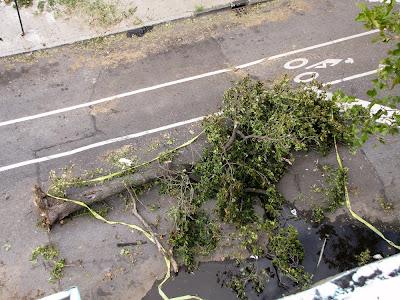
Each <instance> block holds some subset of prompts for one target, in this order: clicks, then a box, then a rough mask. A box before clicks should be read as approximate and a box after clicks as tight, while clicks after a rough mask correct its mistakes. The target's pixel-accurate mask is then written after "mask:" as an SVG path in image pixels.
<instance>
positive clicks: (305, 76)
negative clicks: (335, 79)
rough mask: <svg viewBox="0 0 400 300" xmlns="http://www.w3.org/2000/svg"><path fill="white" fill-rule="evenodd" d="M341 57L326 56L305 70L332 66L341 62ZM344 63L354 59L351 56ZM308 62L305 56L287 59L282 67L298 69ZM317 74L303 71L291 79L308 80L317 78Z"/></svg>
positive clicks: (297, 80)
mask: <svg viewBox="0 0 400 300" xmlns="http://www.w3.org/2000/svg"><path fill="white" fill-rule="evenodd" d="M342 61H343V59H341V58H328V59H325V60H323V61H320V62H319V63H316V64H313V65H311V66H308V67H306V68H305V69H306V70H310V69H326V68H327V67H334V66H336V65H337V64H339V63H341V62H342ZM344 63H345V64H352V63H354V60H353V59H352V58H348V59H346V60H345V61H344ZM307 64H308V59H307V58H296V59H293V60H291V61H288V62H287V63H286V64H285V65H284V66H283V67H284V68H285V69H287V70H293V69H299V68H302V67H304V66H306V65H307ZM318 76H319V74H318V73H317V72H315V71H310V72H304V73H301V74H299V75H297V76H296V77H295V78H294V79H293V80H294V81H295V82H297V83H300V82H310V81H312V80H314V79H316V78H318Z"/></svg>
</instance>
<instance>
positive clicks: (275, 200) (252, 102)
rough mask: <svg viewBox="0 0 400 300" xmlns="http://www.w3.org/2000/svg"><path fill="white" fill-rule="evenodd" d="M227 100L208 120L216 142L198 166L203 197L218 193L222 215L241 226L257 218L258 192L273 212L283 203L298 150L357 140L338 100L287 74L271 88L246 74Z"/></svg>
mask: <svg viewBox="0 0 400 300" xmlns="http://www.w3.org/2000/svg"><path fill="white" fill-rule="evenodd" d="M224 103H225V105H226V106H225V107H224V108H223V109H222V116H214V117H211V118H210V119H207V120H206V121H205V122H204V125H205V128H206V134H207V138H208V142H209V144H210V146H211V147H210V148H208V149H205V152H204V156H203V161H202V162H201V163H200V164H198V165H197V166H196V170H195V171H196V173H197V174H198V175H199V176H200V178H201V180H200V182H199V183H198V184H196V192H197V194H198V195H199V198H200V199H201V200H202V201H206V200H207V199H210V198H215V199H217V207H216V209H217V212H218V214H219V216H220V218H221V219H222V220H224V221H226V222H233V223H235V224H237V225H238V226H240V225H242V224H246V223H248V222H251V221H254V220H255V216H254V211H253V202H254V195H255V194H257V195H258V196H259V198H260V199H261V201H262V203H263V205H264V206H265V208H266V210H267V214H270V215H271V214H274V210H275V209H276V208H278V207H280V205H281V204H282V202H283V198H282V197H281V196H279V195H278V194H277V192H276V189H275V184H276V183H277V182H278V181H279V180H280V179H281V178H282V176H283V175H284V173H285V171H286V170H287V168H288V166H289V165H290V164H292V163H293V161H294V157H293V155H292V150H308V149H316V150H317V151H319V152H321V153H322V154H327V153H328V152H329V151H330V149H331V147H332V146H333V143H334V137H336V139H338V140H340V141H341V142H342V143H344V144H347V145H352V141H353V136H352V135H351V134H349V133H348V131H347V127H346V122H347V121H348V119H347V117H346V115H344V114H342V113H340V111H339V108H338V107H337V106H336V104H335V103H334V102H333V101H325V100H323V95H317V94H316V93H315V92H313V91H312V90H310V89H305V88H304V87H302V86H301V87H298V88H295V89H294V88H292V87H291V86H290V84H289V83H288V81H287V79H285V78H284V79H283V80H282V81H281V82H279V83H278V84H277V85H275V86H273V87H272V89H271V90H268V91H267V90H265V89H264V87H263V84H262V83H261V82H252V81H250V79H249V78H245V79H243V80H242V81H240V82H238V83H236V84H234V86H233V87H232V88H230V89H229V90H228V91H227V92H226V93H225V95H224Z"/></svg>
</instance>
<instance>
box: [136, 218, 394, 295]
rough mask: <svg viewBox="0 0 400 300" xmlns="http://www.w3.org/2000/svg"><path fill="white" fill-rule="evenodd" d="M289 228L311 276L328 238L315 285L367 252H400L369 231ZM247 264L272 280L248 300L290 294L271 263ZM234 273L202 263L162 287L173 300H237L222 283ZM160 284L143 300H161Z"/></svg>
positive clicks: (229, 267)
mask: <svg viewBox="0 0 400 300" xmlns="http://www.w3.org/2000/svg"><path fill="white" fill-rule="evenodd" d="M289 224H291V225H293V226H294V227H295V228H297V230H298V232H299V240H300V242H301V243H302V245H303V246H304V248H305V251H306V255H305V258H304V260H303V265H304V267H305V270H306V271H307V272H309V273H310V274H311V273H313V271H314V269H315V266H316V263H317V261H318V258H319V255H320V251H321V248H322V245H323V242H324V239H325V238H327V241H326V245H325V250H324V252H323V257H322V260H321V262H320V264H319V266H318V269H317V270H316V272H315V274H314V277H313V282H317V281H319V280H322V279H325V278H327V277H330V276H333V275H336V274H338V273H341V272H343V271H346V270H349V269H352V268H355V267H357V266H358V262H357V260H356V258H355V257H354V256H355V255H358V254H360V253H361V252H362V251H365V250H366V249H369V250H370V252H371V256H372V255H375V254H381V255H382V256H383V257H386V256H388V255H393V254H395V253H398V252H399V251H398V250H396V249H395V248H393V247H390V245H389V244H387V243H386V242H385V241H384V240H382V239H381V238H380V237H378V236H377V235H376V234H375V233H373V232H372V231H371V230H369V229H368V228H366V227H362V226H355V225H353V224H336V225H330V224H323V225H321V226H319V227H317V228H315V227H313V226H312V225H310V224H309V223H307V222H304V221H303V220H295V219H290V220H288V221H287V222H286V226H287V225H289ZM383 234H384V235H385V236H386V237H387V238H389V239H391V240H392V241H393V242H395V243H397V244H399V242H400V235H399V234H398V233H390V232H383ZM248 262H252V263H254V265H255V267H256V268H258V269H259V270H261V269H267V270H268V271H269V272H268V273H269V274H270V276H269V277H270V280H269V282H267V283H265V284H264V286H265V288H264V291H263V292H262V294H261V295H257V293H256V292H255V291H254V290H252V289H251V287H247V289H246V290H245V291H246V294H247V296H248V298H249V299H277V298H280V297H282V295H283V294H286V295H287V294H288V292H287V291H286V290H285V289H284V288H282V287H279V285H278V280H277V277H276V274H275V269H274V268H273V266H272V264H271V261H270V260H268V259H266V258H260V259H259V260H252V259H250V260H248ZM235 272H236V273H237V272H238V266H237V265H236V263H235V261H224V262H208V263H200V265H199V270H196V271H194V272H193V273H188V272H186V271H181V272H180V273H179V275H178V276H176V277H174V278H173V279H170V280H168V281H167V282H166V283H165V284H164V286H163V291H164V292H165V293H166V295H168V297H171V298H172V297H177V296H182V295H197V296H199V297H201V298H202V299H205V300H206V299H222V300H223V299H236V293H234V292H232V291H231V290H230V289H229V288H227V287H226V286H225V285H224V284H223V281H224V280H227V279H228V277H229V275H230V274H232V273H235ZM159 283H160V282H156V284H155V285H154V286H153V288H152V289H151V290H150V291H149V293H148V294H147V295H146V296H145V297H144V298H143V299H146V300H153V299H161V298H160V296H159V294H158V290H157V286H158V284H159ZM250 285H251V284H250ZM295 290H296V288H295V287H293V289H292V292H294V291H295Z"/></svg>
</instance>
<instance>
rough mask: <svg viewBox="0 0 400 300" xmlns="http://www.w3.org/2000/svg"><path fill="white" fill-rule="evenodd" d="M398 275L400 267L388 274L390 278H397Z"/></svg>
mask: <svg viewBox="0 0 400 300" xmlns="http://www.w3.org/2000/svg"><path fill="white" fill-rule="evenodd" d="M399 274H400V267H399V268H398V269H396V270H394V271H393V272H391V273H390V274H389V276H390V277H397V276H399Z"/></svg>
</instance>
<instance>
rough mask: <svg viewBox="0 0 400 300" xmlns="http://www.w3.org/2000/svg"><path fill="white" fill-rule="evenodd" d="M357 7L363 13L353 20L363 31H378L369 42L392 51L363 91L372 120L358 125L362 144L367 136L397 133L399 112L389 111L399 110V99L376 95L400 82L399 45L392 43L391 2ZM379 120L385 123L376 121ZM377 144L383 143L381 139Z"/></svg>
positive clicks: (397, 21)
mask: <svg viewBox="0 0 400 300" xmlns="http://www.w3.org/2000/svg"><path fill="white" fill-rule="evenodd" d="M357 5H358V6H360V7H361V8H362V9H363V11H362V12H361V13H360V14H359V15H358V17H357V19H356V20H357V21H359V22H363V23H364V27H365V29H374V28H377V29H379V30H380V31H379V35H378V36H376V37H375V38H374V39H373V42H376V41H377V40H378V39H380V40H381V41H382V42H384V43H389V44H391V45H392V50H389V51H388V53H387V54H388V55H389V56H388V57H387V58H385V59H384V60H382V61H381V65H382V68H380V70H379V72H378V78H376V79H374V80H373V81H372V82H373V88H372V89H371V90H369V91H368V92H367V95H368V96H369V97H371V98H372V101H371V104H370V105H369V112H370V114H371V116H372V117H371V118H369V119H367V120H366V121H365V122H364V123H363V124H362V131H361V132H362V135H361V142H362V143H364V142H365V141H366V140H367V138H368V136H369V135H374V134H378V133H380V134H383V135H386V134H396V133H399V129H398V127H399V126H400V113H399V112H398V111H393V109H396V108H398V107H399V103H400V96H399V95H391V94H390V93H389V94H386V95H385V96H381V95H380V92H382V91H385V90H389V91H391V90H393V88H394V87H395V86H397V85H398V84H399V83H400V43H397V42H395V41H396V40H398V39H399V35H400V14H399V12H398V11H394V6H395V0H390V1H389V2H386V3H384V4H382V5H380V6H374V8H373V9H372V10H370V9H369V8H368V7H367V6H366V5H365V4H357ZM379 105H380V106H379ZM387 107H388V108H387ZM382 119H384V121H385V122H378V121H382ZM381 142H383V140H382V139H381Z"/></svg>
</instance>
